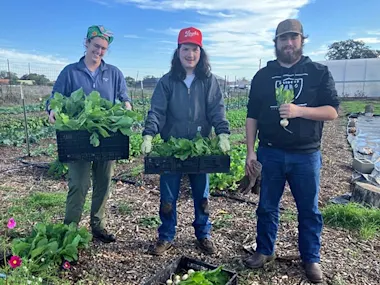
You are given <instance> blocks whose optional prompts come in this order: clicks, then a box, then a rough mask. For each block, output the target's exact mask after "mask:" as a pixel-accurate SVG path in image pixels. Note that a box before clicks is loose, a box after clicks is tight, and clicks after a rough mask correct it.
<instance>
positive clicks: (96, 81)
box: [46, 25, 132, 243]
mask: <svg viewBox="0 0 380 285" xmlns="http://www.w3.org/2000/svg"><path fill="white" fill-rule="evenodd" d="M112 41H113V33H112V32H111V31H109V30H107V29H105V28H104V27H103V26H101V25H94V26H91V27H89V28H88V30H87V34H86V40H85V48H86V51H85V55H84V56H82V57H81V58H80V59H79V61H78V62H75V63H72V64H69V65H67V66H66V67H65V68H64V69H63V70H62V71H61V73H60V74H59V76H58V78H57V81H56V82H55V84H54V86H53V90H52V94H51V97H50V98H52V97H53V96H54V93H55V92H59V93H61V94H63V95H64V96H70V94H71V93H72V92H74V91H75V90H78V89H79V88H83V90H84V92H85V93H86V94H89V93H91V92H92V91H98V92H99V93H100V95H101V96H102V97H103V98H105V99H107V100H109V101H111V102H113V103H115V102H116V100H118V101H121V102H125V106H126V108H127V109H128V110H131V109H132V106H131V100H130V98H129V96H128V94H127V85H126V81H125V78H124V75H123V73H122V72H121V71H120V70H119V69H118V68H117V67H115V66H113V65H111V64H106V63H105V62H104V60H103V57H104V56H105V54H106V52H107V50H108V47H109V44H111V42H112ZM50 98H49V99H50ZM49 101H50V100H47V103H46V110H47V112H48V114H49V121H50V123H54V122H55V118H54V112H53V111H51V110H50V108H49ZM113 167H114V161H96V162H93V163H92V162H87V161H75V162H70V163H68V168H69V169H68V186H69V192H68V195H67V200H66V214H65V219H64V223H65V224H70V223H71V222H75V223H77V224H78V223H79V222H80V219H81V216H82V212H83V206H84V203H85V198H86V195H87V192H88V189H89V187H90V175H91V173H92V184H93V194H92V205H91V220H90V223H91V228H92V234H93V237H94V238H96V239H99V240H101V241H103V242H106V243H108V242H114V241H115V240H116V238H115V236H114V235H112V234H109V233H108V232H107V230H106V229H105V212H106V208H105V207H106V202H107V200H108V197H109V195H110V184H111V177H112V175H113Z"/></svg>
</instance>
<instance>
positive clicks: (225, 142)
mask: <svg viewBox="0 0 380 285" xmlns="http://www.w3.org/2000/svg"><path fill="white" fill-rule="evenodd" d="M218 137H219V148H220V149H221V150H222V151H223V152H227V151H229V150H230V149H231V146H230V141H229V135H228V134H220V135H218Z"/></svg>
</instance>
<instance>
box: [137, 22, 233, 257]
mask: <svg viewBox="0 0 380 285" xmlns="http://www.w3.org/2000/svg"><path fill="white" fill-rule="evenodd" d="M212 127H214V130H215V133H216V135H217V136H218V138H219V147H220V149H221V150H222V151H223V152H227V151H229V150H230V143H229V134H230V130H229V123H228V121H227V119H226V114H225V106H224V101H223V94H222V92H221V89H220V87H219V84H218V81H217V79H216V77H215V76H214V75H213V74H212V73H211V67H210V64H209V61H208V57H207V55H206V52H205V51H204V49H203V45H202V33H201V31H200V30H198V29H196V28H194V27H189V28H185V29H182V30H181V31H180V32H179V35H178V46H177V48H176V50H175V52H174V55H173V59H172V61H171V70H170V71H169V72H168V73H167V74H165V75H164V76H163V77H162V78H161V79H160V80H159V82H158V84H157V87H156V88H155V90H154V92H153V96H152V99H151V109H150V110H149V112H148V116H147V119H146V122H145V128H144V131H143V133H142V135H143V143H142V145H141V150H142V152H143V153H144V154H148V153H149V152H151V150H152V139H153V137H154V136H155V135H157V134H160V136H161V138H162V139H163V140H164V141H168V140H169V139H170V137H174V138H186V139H193V138H195V136H196V135H197V134H198V133H200V135H201V136H203V137H208V136H209V135H210V134H211V130H212ZM181 178H182V174H180V173H179V174H174V173H170V174H162V175H161V176H160V208H159V214H160V219H161V222H162V224H161V226H160V227H159V229H158V240H157V242H156V244H155V245H154V246H153V247H152V248H151V250H150V252H151V253H152V254H154V255H161V254H163V253H164V252H166V251H167V250H169V249H170V248H172V243H173V240H174V236H175V228H176V225H177V211H176V204H177V199H178V195H179V190H180V183H181ZM189 180H190V184H191V190H192V191H191V192H192V195H193V200H194V214H195V219H194V222H193V227H194V229H195V236H196V238H197V240H198V243H197V244H198V246H199V247H200V249H201V250H202V251H203V252H204V253H206V254H213V253H214V252H215V250H216V249H215V246H214V244H213V242H212V241H211V238H210V230H211V222H210V219H209V206H208V198H209V176H208V174H190V175H189Z"/></svg>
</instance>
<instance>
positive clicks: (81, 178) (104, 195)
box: [64, 161, 114, 229]
mask: <svg viewBox="0 0 380 285" xmlns="http://www.w3.org/2000/svg"><path fill="white" fill-rule="evenodd" d="M68 169H69V170H68V179H69V181H68V184H69V193H68V194H67V199H66V214H65V220H64V223H65V224H70V223H71V222H75V223H77V224H79V221H80V220H81V217H82V212H83V206H84V203H85V200H86V195H87V192H88V189H89V188H90V174H91V170H92V186H93V192H92V202H91V216H90V217H91V220H90V224H91V228H92V229H95V228H97V229H104V226H105V210H106V203H107V200H108V197H109V196H110V185H111V178H112V176H113V171H114V161H99V162H93V163H92V162H87V161H76V162H71V163H68Z"/></svg>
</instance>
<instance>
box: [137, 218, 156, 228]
mask: <svg viewBox="0 0 380 285" xmlns="http://www.w3.org/2000/svg"><path fill="white" fill-rule="evenodd" d="M140 224H141V225H143V226H144V227H147V228H157V227H158V226H159V225H160V224H161V221H160V218H159V217H158V216H151V217H144V218H141V219H140Z"/></svg>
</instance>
